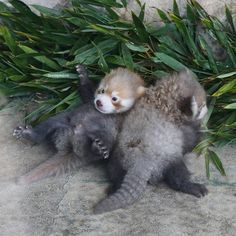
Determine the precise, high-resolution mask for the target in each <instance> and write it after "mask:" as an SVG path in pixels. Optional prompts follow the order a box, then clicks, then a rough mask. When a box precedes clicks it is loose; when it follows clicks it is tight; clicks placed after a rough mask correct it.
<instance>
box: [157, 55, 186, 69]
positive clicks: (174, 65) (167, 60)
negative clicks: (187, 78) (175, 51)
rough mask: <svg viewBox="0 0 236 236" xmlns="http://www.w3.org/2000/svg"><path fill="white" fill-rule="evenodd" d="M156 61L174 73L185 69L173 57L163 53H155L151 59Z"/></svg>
mask: <svg viewBox="0 0 236 236" xmlns="http://www.w3.org/2000/svg"><path fill="white" fill-rule="evenodd" d="M157 59H158V60H160V61H161V62H163V63H164V64H166V65H167V66H169V67H170V68H172V69H173V70H175V71H181V70H183V69H186V66H185V65H183V64H182V63H180V62H179V61H177V60H176V59H174V58H173V57H170V56H168V55H166V54H165V53H155V57H154V58H153V60H154V62H158V60H157Z"/></svg>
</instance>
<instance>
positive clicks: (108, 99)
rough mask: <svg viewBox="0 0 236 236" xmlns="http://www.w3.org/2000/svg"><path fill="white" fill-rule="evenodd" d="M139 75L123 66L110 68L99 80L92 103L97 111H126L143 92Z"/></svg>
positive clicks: (107, 112) (142, 82)
mask: <svg viewBox="0 0 236 236" xmlns="http://www.w3.org/2000/svg"><path fill="white" fill-rule="evenodd" d="M145 90H146V89H145V87H144V81H143V80H142V79H141V77H140V76H139V75H138V74H136V73H134V72H132V71H130V70H128V69H124V68H117V69H115V70H112V71H111V72H110V73H109V74H108V75H106V76H105V78H103V79H102V81H101V82H100V84H99V86H98V89H97V90H96V93H95V99H94V104H95V107H96V109H97V110H98V111H100V112H102V113H105V114H111V113H121V112H125V111H128V110H129V109H130V108H131V107H132V106H133V105H134V103H135V101H136V100H137V99H138V98H139V97H141V96H142V95H143V94H144V93H145Z"/></svg>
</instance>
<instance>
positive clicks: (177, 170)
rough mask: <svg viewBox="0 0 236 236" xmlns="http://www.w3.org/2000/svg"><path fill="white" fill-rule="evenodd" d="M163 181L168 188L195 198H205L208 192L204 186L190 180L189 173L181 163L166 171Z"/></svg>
mask: <svg viewBox="0 0 236 236" xmlns="http://www.w3.org/2000/svg"><path fill="white" fill-rule="evenodd" d="M164 181H165V182H166V183H167V184H168V186H169V187H170V188H172V189H174V190H176V191H180V192H183V193H187V194H191V195H194V196H195V197H202V196H205V195H206V194H207V192H208V190H207V188H206V187H205V185H203V184H198V183H194V182H192V181H191V180H190V172H189V170H188V169H187V167H186V165H185V163H184V162H183V161H180V162H178V163H174V164H173V165H172V166H170V167H169V168H168V169H167V170H166V172H165V175H164Z"/></svg>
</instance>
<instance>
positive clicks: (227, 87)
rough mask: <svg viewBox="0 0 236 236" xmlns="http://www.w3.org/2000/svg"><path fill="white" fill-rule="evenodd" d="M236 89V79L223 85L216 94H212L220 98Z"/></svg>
mask: <svg viewBox="0 0 236 236" xmlns="http://www.w3.org/2000/svg"><path fill="white" fill-rule="evenodd" d="M235 88H236V79H234V80H231V81H230V82H229V83H227V84H225V85H223V86H222V87H221V88H219V89H218V90H217V91H216V92H215V93H213V94H212V96H214V97H219V96H221V95H222V94H225V93H227V92H230V91H232V90H233V89H235Z"/></svg>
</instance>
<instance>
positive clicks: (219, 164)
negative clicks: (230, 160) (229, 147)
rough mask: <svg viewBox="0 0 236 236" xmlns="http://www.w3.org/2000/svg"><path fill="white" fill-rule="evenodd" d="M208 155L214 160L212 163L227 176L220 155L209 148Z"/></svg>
mask: <svg viewBox="0 0 236 236" xmlns="http://www.w3.org/2000/svg"><path fill="white" fill-rule="evenodd" d="M208 156H209V158H210V160H211V161H212V163H213V164H214V166H215V167H216V168H217V169H218V171H219V172H220V173H221V174H222V175H224V176H226V173H225V170H224V167H223V164H222V162H221V160H220V158H219V157H218V155H217V154H216V153H215V152H213V151H211V150H208Z"/></svg>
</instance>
